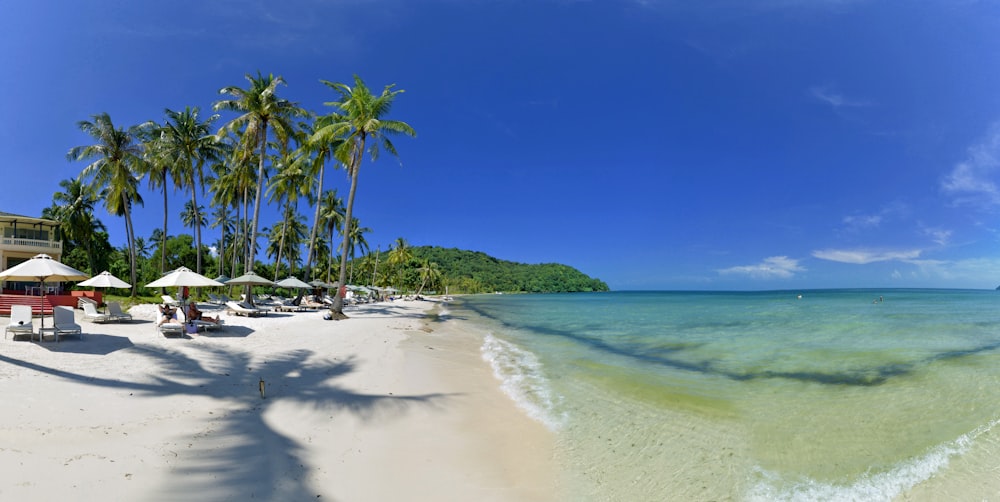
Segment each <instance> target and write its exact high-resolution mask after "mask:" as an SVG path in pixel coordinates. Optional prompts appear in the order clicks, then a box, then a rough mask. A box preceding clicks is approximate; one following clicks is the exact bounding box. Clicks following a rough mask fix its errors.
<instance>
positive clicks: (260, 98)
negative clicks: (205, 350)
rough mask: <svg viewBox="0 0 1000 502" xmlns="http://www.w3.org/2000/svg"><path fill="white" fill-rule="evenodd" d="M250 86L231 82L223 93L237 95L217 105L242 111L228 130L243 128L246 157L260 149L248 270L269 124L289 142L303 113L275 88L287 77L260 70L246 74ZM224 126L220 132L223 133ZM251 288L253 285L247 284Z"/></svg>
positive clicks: (259, 200)
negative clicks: (297, 117)
mask: <svg viewBox="0 0 1000 502" xmlns="http://www.w3.org/2000/svg"><path fill="white" fill-rule="evenodd" d="M246 79H247V80H248V81H249V82H250V86H249V87H248V88H246V89H243V88H240V87H236V86H230V87H224V88H222V89H221V90H220V91H219V93H220V94H228V95H230V96H232V97H233V99H225V100H221V101H218V102H216V103H215V105H214V106H213V108H214V109H215V110H216V111H219V110H229V111H234V112H237V113H239V114H240V115H239V116H237V117H236V118H234V119H232V120H231V121H229V122H228V123H227V124H226V125H225V126H224V128H223V129H224V130H226V129H227V130H230V131H234V132H235V131H237V130H241V131H243V134H242V136H240V138H241V140H242V141H241V145H240V150H242V151H243V154H244V156H245V157H250V156H251V155H252V154H253V152H254V151H256V152H257V157H258V159H257V160H258V163H259V164H258V167H257V179H258V180H259V181H260V183H258V184H257V196H256V198H255V199H254V208H253V225H252V227H251V229H250V234H249V236H248V238H249V241H250V243H249V246H248V252H247V261H246V264H245V265H244V271H245V272H250V271H252V270H253V266H254V254H255V251H256V240H257V227H258V224H259V217H260V202H261V193H262V187H263V180H264V159H265V157H267V136H268V128H269V127H270V129H271V130H272V131H274V135H275V137H276V138H277V139H278V142H279V143H281V144H282V145H285V144H287V142H288V138H289V136H291V133H292V124H291V123H290V121H289V119H290V118H291V117H293V116H299V115H303V114H304V113H305V112H303V111H302V110H301V109H299V108H298V107H297V106H296V105H295V104H294V103H292V102H291V101H288V100H286V99H282V98H279V97H278V95H277V94H276V92H275V90H276V89H277V87H278V86H279V85H283V84H284V83H285V80H284V79H282V78H281V77H275V76H274V75H268V76H266V77H265V76H263V75H262V74H261V73H260V72H257V76H256V77H254V76H251V75H250V74H247V75H246ZM222 132H223V131H222V130H220V131H219V134H220V135H221V134H222ZM247 289H248V292H249V287H248V288H247Z"/></svg>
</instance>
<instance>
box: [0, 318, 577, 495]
mask: <svg viewBox="0 0 1000 502" xmlns="http://www.w3.org/2000/svg"><path fill="white" fill-rule="evenodd" d="M202 306H203V307H205V305H202ZM433 307H434V303H432V302H404V301H397V302H393V303H383V304H375V305H370V306H363V307H360V308H356V309H349V310H348V315H350V316H351V319H348V320H345V321H324V320H323V319H322V317H321V314H320V313H296V314H272V315H271V316H268V317H265V318H250V319H248V318H244V317H236V316H227V315H223V319H224V320H225V323H226V324H227V327H226V329H224V330H222V331H218V332H213V333H211V334H202V335H201V336H198V335H195V336H194V337H193V338H164V337H163V336H162V335H160V334H159V333H158V332H157V331H156V329H155V325H154V323H153V321H152V319H153V317H154V312H155V311H154V307H153V306H151V305H150V306H139V307H134V308H133V309H132V310H131V312H132V313H133V315H134V316H135V317H136V321H135V322H133V323H122V324H94V323H91V322H88V321H84V320H81V317H82V315H81V313H80V312H79V311H78V313H77V319H78V323H79V324H81V325H82V326H83V327H84V332H85V333H86V335H85V339H84V340H82V341H80V340H78V339H76V338H68V339H64V340H63V341H61V342H60V343H58V344H57V343H54V342H53V341H51V340H47V341H46V342H44V343H37V342H29V341H25V340H18V341H14V340H12V339H9V338H8V339H5V340H4V341H3V342H0V396H2V397H0V472H3V476H2V481H0V500H97V499H108V498H109V499H112V500H183V499H187V500H239V501H244V500H251V499H254V500H275V501H277V500H281V501H293V500H327V501H331V500H336V501H386V500H393V501H397V500H399V501H421V500H427V501H451V500H455V501H472V500H475V501H532V500H538V501H549V500H554V499H558V498H560V497H559V491H558V488H559V487H558V483H557V474H556V469H555V467H554V462H553V460H552V451H553V444H552V441H553V439H552V437H551V435H550V433H549V432H548V431H547V430H546V429H545V428H544V427H543V426H542V425H541V424H539V423H537V422H534V421H532V420H531V419H529V418H527V417H526V416H525V415H524V414H523V413H522V412H521V411H520V410H519V409H518V408H516V406H515V405H514V403H513V402H512V401H511V400H510V399H509V398H507V397H506V396H505V395H504V394H503V393H502V392H501V391H500V389H499V382H497V381H496V379H495V378H494V377H493V375H492V373H491V371H490V369H489V367H488V365H487V364H486V363H485V362H484V361H483V360H482V359H481V357H480V355H479V347H480V345H481V340H479V339H477V337H476V336H475V335H472V334H470V333H468V332H465V331H463V330H462V329H461V324H460V321H453V320H449V321H446V322H435V323H431V324H428V323H427V322H426V321H425V318H424V316H425V311H427V310H428V309H431V308H433ZM204 310H206V313H207V314H210V315H214V314H215V313H214V312H212V311H211V310H209V309H207V308H205V309H204ZM35 322H36V324H37V323H38V320H37V319H36V321H35ZM46 323H47V324H50V323H51V318H48V319H46ZM4 324H5V323H4V321H0V325H4ZM261 379H263V380H264V382H265V385H266V389H265V397H264V398H262V397H261V395H260V391H259V382H260V380H261Z"/></svg>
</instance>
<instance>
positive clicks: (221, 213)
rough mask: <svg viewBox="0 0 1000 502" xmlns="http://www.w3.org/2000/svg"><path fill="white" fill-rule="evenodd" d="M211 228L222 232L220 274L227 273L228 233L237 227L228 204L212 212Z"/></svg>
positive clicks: (219, 249) (219, 251) (219, 248)
mask: <svg viewBox="0 0 1000 502" xmlns="http://www.w3.org/2000/svg"><path fill="white" fill-rule="evenodd" d="M209 227H211V228H218V229H220V231H221V232H222V237H221V238H220V239H219V247H218V253H219V270H218V274H219V275H225V273H226V253H227V248H226V234H228V233H232V231H233V228H234V227H235V221H234V220H233V218H232V217H230V216H229V213H228V209H227V207H226V205H220V206H218V207H217V208H215V211H213V212H212V221H211V223H210V224H209Z"/></svg>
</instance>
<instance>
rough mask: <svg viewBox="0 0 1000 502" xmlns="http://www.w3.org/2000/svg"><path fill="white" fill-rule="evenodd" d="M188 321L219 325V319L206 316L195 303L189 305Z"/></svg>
mask: <svg viewBox="0 0 1000 502" xmlns="http://www.w3.org/2000/svg"><path fill="white" fill-rule="evenodd" d="M187 319H188V320H189V321H205V322H211V323H215V324H219V318H218V317H209V316H206V315H204V314H203V313H202V311H200V310H198V306H197V305H195V304H194V302H191V303H189V304H188V309H187Z"/></svg>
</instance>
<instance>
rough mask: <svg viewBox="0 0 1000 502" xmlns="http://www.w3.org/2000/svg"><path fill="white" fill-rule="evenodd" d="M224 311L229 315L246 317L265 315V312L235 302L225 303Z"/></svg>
mask: <svg viewBox="0 0 1000 502" xmlns="http://www.w3.org/2000/svg"><path fill="white" fill-rule="evenodd" d="M226 311H227V312H229V313H230V314H236V315H242V316H247V317H257V316H261V315H266V312H264V311H262V310H260V309H257V308H253V307H250V306H248V305H246V304H244V303H236V302H232V301H230V302H226Z"/></svg>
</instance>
